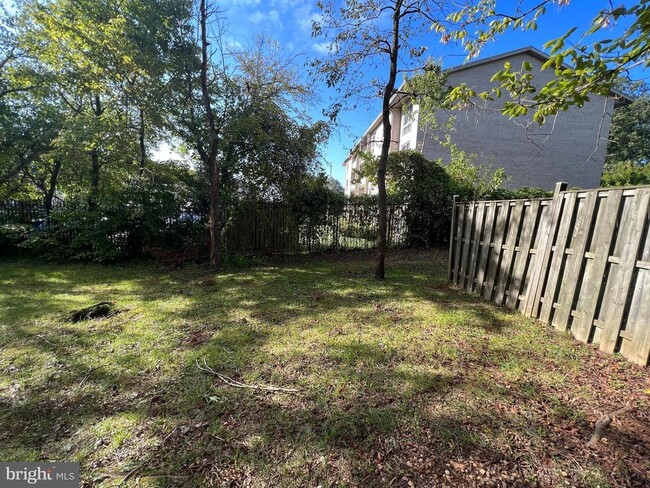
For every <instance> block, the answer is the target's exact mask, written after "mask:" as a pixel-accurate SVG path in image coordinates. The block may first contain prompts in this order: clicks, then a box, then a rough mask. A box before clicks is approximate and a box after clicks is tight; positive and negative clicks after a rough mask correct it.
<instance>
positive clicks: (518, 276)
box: [505, 200, 540, 309]
mask: <svg viewBox="0 0 650 488" xmlns="http://www.w3.org/2000/svg"><path fill="white" fill-rule="evenodd" d="M523 203H524V209H526V208H527V209H528V210H527V211H525V212H524V216H523V222H522V230H521V238H520V240H519V245H518V246H517V248H516V249H515V250H516V251H517V257H516V258H515V264H514V268H513V270H512V277H511V279H510V289H509V290H508V297H507V298H506V303H505V305H506V307H508V308H510V309H514V308H517V304H518V302H519V294H520V293H521V291H522V290H523V286H524V272H525V271H526V268H527V266H528V263H529V262H530V250H531V246H532V242H533V233H534V230H535V224H536V222H537V216H538V214H539V209H540V202H539V200H533V201H532V202H530V205H527V203H528V202H523Z"/></svg>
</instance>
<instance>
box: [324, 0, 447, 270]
mask: <svg viewBox="0 0 650 488" xmlns="http://www.w3.org/2000/svg"><path fill="white" fill-rule="evenodd" d="M444 3H445V2H442V1H440V2H437V1H434V2H431V1H425V0H384V1H377V0H348V1H346V2H344V5H343V6H339V4H338V2H334V1H331V2H327V3H324V2H321V3H320V6H321V9H322V12H323V16H322V19H321V20H320V21H317V22H315V23H314V26H313V27H314V28H313V33H314V35H317V36H322V37H324V38H325V39H326V40H328V41H329V43H330V44H329V46H330V47H329V53H328V55H327V56H325V57H324V58H323V59H321V60H318V61H316V62H314V63H313V66H314V68H315V70H316V73H317V74H319V75H320V76H322V77H323V78H324V79H325V80H326V82H327V85H328V86H330V87H337V89H338V91H339V94H340V96H339V98H338V99H337V100H336V101H335V102H334V103H333V105H332V107H331V109H330V116H332V117H334V118H335V117H336V116H337V115H338V112H339V111H340V110H341V109H342V108H344V107H345V108H356V105H355V103H354V100H355V99H356V100H357V102H358V101H360V100H364V99H366V97H368V96H369V95H370V96H374V95H375V94H377V93H380V94H381V107H382V108H381V117H382V131H383V136H382V141H381V155H380V157H379V164H378V166H377V188H378V198H379V205H378V223H379V226H378V227H379V228H378V236H377V262H376V268H375V277H376V278H377V279H384V276H385V259H386V237H387V235H386V233H387V201H386V164H387V160H388V152H389V150H390V145H391V119H390V111H391V104H392V103H393V102H394V101H395V99H394V96H395V95H396V94H397V92H398V91H397V90H396V83H397V76H398V74H399V73H400V72H405V71H410V70H411V69H413V68H414V66H415V63H416V62H417V61H418V59H419V58H420V57H421V56H422V55H423V54H424V52H425V51H426V48H425V47H424V46H417V45H413V44H412V40H413V39H415V38H417V36H418V34H421V33H423V32H426V31H427V29H428V28H429V26H430V25H431V23H432V22H437V20H438V19H444V18H445V17H446V15H445V13H444V11H443V10H444ZM372 65H374V66H385V67H386V68H385V71H384V72H383V73H382V74H381V75H380V76H379V78H377V79H370V80H369V79H368V78H367V77H366V76H364V74H363V70H364V68H365V67H367V66H372Z"/></svg>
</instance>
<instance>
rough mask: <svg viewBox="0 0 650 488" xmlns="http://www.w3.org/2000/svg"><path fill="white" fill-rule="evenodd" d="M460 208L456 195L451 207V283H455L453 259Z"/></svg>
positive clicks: (449, 279) (449, 272) (449, 269)
mask: <svg viewBox="0 0 650 488" xmlns="http://www.w3.org/2000/svg"><path fill="white" fill-rule="evenodd" d="M457 207H458V195H454V200H453V203H452V205H451V230H450V231H449V266H448V276H447V280H448V281H449V282H453V281H454V268H453V262H454V261H453V259H454V252H455V251H456V246H455V242H454V236H455V235H456V234H455V232H456V224H457V222H456V209H457Z"/></svg>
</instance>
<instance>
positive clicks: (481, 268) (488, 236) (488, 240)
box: [474, 202, 496, 295]
mask: <svg viewBox="0 0 650 488" xmlns="http://www.w3.org/2000/svg"><path fill="white" fill-rule="evenodd" d="M485 206H486V208H487V215H486V216H485V226H484V231H483V236H482V244H481V252H480V253H479V260H478V271H477V273H476V287H475V288H474V289H475V291H476V293H478V294H479V295H480V294H481V293H483V283H484V280H485V269H486V267H487V264H488V259H489V257H490V252H491V250H492V247H491V244H492V238H493V235H494V216H495V213H496V210H495V209H496V204H495V203H494V202H485Z"/></svg>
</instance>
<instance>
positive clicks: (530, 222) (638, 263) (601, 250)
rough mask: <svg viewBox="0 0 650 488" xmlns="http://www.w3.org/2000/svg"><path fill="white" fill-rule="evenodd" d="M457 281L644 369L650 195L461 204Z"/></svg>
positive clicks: (629, 191) (590, 193)
mask: <svg viewBox="0 0 650 488" xmlns="http://www.w3.org/2000/svg"><path fill="white" fill-rule="evenodd" d="M453 215H454V218H453V219H452V220H453V222H452V229H451V232H450V235H451V236H452V237H453V238H452V239H451V243H450V259H449V278H450V281H451V282H453V283H455V284H456V285H458V286H459V287H460V288H464V289H465V290H466V291H468V292H473V293H476V294H479V295H482V296H483V297H484V298H485V299H486V300H491V301H494V302H495V303H497V304H500V305H505V306H506V307H507V308H509V309H513V310H519V311H520V313H522V314H524V315H526V316H529V317H534V318H536V319H538V320H540V321H541V322H543V323H545V324H552V325H553V326H554V327H556V328H557V329H559V330H567V329H568V330H570V331H571V333H572V334H573V335H574V336H575V337H576V338H577V339H578V340H580V341H582V342H594V343H598V344H599V346H600V348H601V350H603V351H606V352H609V353H613V352H620V353H621V354H622V355H623V356H625V357H626V358H628V359H629V360H630V361H633V362H635V363H638V364H643V365H647V364H648V361H649V360H650V299H649V298H648V297H650V230H649V227H650V186H649V187H636V188H626V189H620V188H619V189H596V190H586V191H584V190H580V191H566V186H565V185H563V184H558V186H557V187H556V191H555V194H554V197H553V198H552V199H534V200H511V201H481V202H471V203H466V202H456V201H455V202H454V209H453Z"/></svg>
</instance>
